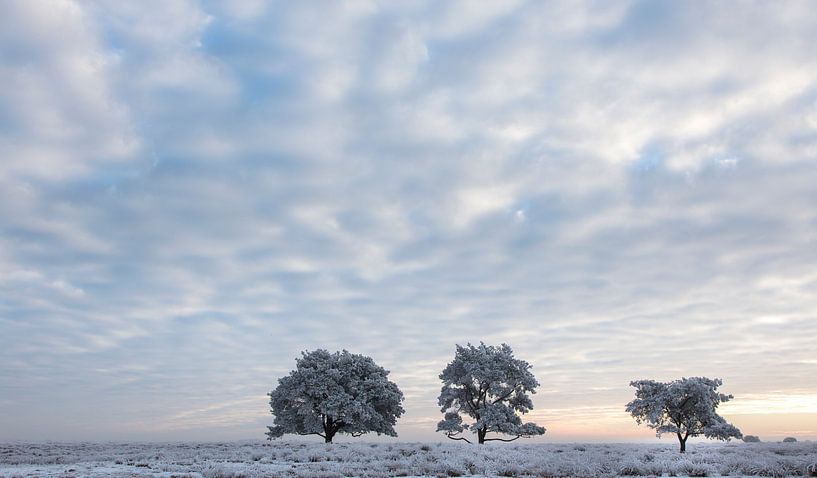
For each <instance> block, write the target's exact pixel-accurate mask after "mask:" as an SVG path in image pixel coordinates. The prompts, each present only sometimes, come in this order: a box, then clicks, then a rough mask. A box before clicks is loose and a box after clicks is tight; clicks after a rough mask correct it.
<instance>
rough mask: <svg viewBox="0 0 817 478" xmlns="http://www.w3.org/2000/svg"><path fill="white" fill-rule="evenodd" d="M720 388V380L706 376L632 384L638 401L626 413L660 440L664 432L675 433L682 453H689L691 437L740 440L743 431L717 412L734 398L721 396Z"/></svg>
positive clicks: (631, 403) (632, 403) (635, 400)
mask: <svg viewBox="0 0 817 478" xmlns="http://www.w3.org/2000/svg"><path fill="white" fill-rule="evenodd" d="M721 385H723V381H722V380H721V379H719V378H716V379H709V378H706V377H690V378H681V379H679V380H674V381H672V382H666V383H665V382H656V381H655V380H637V381H633V382H630V386H632V387H635V389H636V391H635V397H636V398H635V399H634V400H633V401H631V402H630V403H628V404H627V412H629V413H630V414H631V415H632V416H633V417H634V418H635V420H636V422H637V423H638V424H639V425H640V424H642V423H646V424H647V425H648V426H649V427H650V428H653V429H655V432H656V435H657V436H659V437H660V436H661V434H662V433H675V434H676V436H677V437H678V441H679V442H680V445H681V453H684V452H685V451H686V441H687V438H689V437H691V436H701V435H702V436H705V437H707V438H715V439H718V440H729V439H730V438H741V437H742V436H743V435H742V434H741V432H740V430H738V429H737V428H736V427H735V426H733V425H731V424H729V423H727V421H726V420H725V419H724V418H723V417H721V416H720V415H718V413H717V409H718V405H719V404H721V403H723V402H728V401H729V400H731V399H732V398H734V397H732V395H726V394H723V393H719V392H718V387H720V386H721Z"/></svg>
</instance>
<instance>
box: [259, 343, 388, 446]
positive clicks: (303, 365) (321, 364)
mask: <svg viewBox="0 0 817 478" xmlns="http://www.w3.org/2000/svg"><path fill="white" fill-rule="evenodd" d="M296 362H297V364H296V367H295V370H293V371H292V372H290V374H289V375H288V376H286V377H283V378H281V379H279V380H278V387H277V388H276V389H275V390H273V391H272V392H270V393H269V397H270V407H271V408H272V414H273V415H275V419H274V421H273V424H274V426H271V427H267V428H269V431H268V432H267V436H268V437H269V439H273V438H278V437H281V436H283V435H284V434H287V433H293V434H298V435H318V436H320V437H322V438H323V439H324V440H325V441H326V443H332V438H333V437H334V436H335V434H337V433H346V434H349V435H351V436H360V435H362V434H364V433H368V432H375V433H377V434H378V435H380V434H384V435H389V436H397V433H396V432H395V431H394V425H395V423H396V422H397V418H398V417H400V415H402V414H403V411H404V410H403V407H402V406H400V403H401V402H402V401H403V393H402V392H401V391H400V389H399V388H397V385H396V384H395V383H394V382H391V381H389V380H388V378H387V377H388V375H389V372H388V370H385V369H384V368H383V367H380V366H379V365H377V364H376V363H374V360H372V359H371V358H369V357H365V356H363V355H358V354H353V353H349V352H348V351H346V350H344V351H342V352H335V353H329V352H328V351H326V350H322V349H318V350H315V351H313V352H303V353H302V356H301V358H299V359H296Z"/></svg>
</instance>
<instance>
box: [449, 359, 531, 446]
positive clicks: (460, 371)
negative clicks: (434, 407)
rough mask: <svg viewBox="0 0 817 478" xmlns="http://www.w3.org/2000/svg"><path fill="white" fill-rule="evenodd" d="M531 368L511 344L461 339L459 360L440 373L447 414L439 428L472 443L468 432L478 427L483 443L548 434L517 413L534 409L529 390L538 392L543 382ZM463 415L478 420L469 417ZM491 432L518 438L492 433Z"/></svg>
mask: <svg viewBox="0 0 817 478" xmlns="http://www.w3.org/2000/svg"><path fill="white" fill-rule="evenodd" d="M530 368H531V366H530V364H528V363H527V362H525V361H524V360H518V359H515V358H514V357H513V351H512V350H511V348H510V347H509V346H508V345H506V344H502V345H501V346H499V347H495V346H492V345H485V344H484V343H480V345H479V347H475V346H473V345H471V344H468V345H467V346H465V347H462V346H460V345H457V351H456V354H455V356H454V360H453V361H452V362H451V363H449V364H448V366H447V367H446V368H445V369H444V370H443V372H442V373H441V374H440V379H441V380H442V381H443V387H442V390H441V392H440V397H439V400H438V402H439V405H440V407H441V411H442V412H443V413H445V416H444V419H443V420H441V421H440V422H439V423H438V424H437V431H441V432H445V434H446V436H447V437H448V438H451V439H452V440H463V441H466V442H468V443H471V441H470V440H468V439H467V438H465V437H463V436H462V433H463V432H464V431H465V430H470V431H471V432H472V433H476V434H477V440H478V442H479V443H484V442H486V441H513V440H516V439H518V438H521V437H531V436H536V435H542V434H544V433H545V429H544V428H543V427H540V426H538V425H536V424H534V423H524V424H523V423H522V420H521V418H519V415H518V414H517V413H527V412H529V411H530V410H531V409H533V402H532V401H531V399H530V396H529V395H528V394H529V393H536V390H535V389H536V387H538V386H539V382H537V381H536V378H535V377H534V376H533V374H532V373H531V372H530ZM463 415H465V416H467V417H470V418H471V419H473V422H472V423H463ZM488 433H498V434H504V435H511V436H513V438H509V439H506V438H486V435H487V434H488Z"/></svg>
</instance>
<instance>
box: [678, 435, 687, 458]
mask: <svg viewBox="0 0 817 478" xmlns="http://www.w3.org/2000/svg"><path fill="white" fill-rule="evenodd" d="M678 442H679V443H681V453H686V451H687V439H686V437H683V436H681V433H680V432H679V433H678Z"/></svg>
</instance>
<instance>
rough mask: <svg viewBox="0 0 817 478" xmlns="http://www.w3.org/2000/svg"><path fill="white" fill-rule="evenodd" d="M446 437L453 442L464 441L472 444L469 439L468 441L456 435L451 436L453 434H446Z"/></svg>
mask: <svg viewBox="0 0 817 478" xmlns="http://www.w3.org/2000/svg"><path fill="white" fill-rule="evenodd" d="M445 436H447V437H448V438H450V439H451V440H462V441H464V442H465V443H471V440H469V439H467V438H465V437H458V436H454V435H453V434H451V433H446V434H445Z"/></svg>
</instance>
